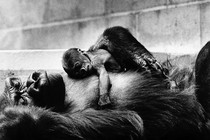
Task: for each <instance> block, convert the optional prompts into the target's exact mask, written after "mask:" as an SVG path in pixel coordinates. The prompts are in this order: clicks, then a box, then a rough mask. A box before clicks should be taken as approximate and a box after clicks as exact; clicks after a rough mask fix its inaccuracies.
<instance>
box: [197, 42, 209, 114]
mask: <svg viewBox="0 0 210 140" xmlns="http://www.w3.org/2000/svg"><path fill="white" fill-rule="evenodd" d="M195 76H196V85H197V87H198V90H197V91H196V94H197V98H198V100H199V101H200V103H201V104H202V105H203V107H204V109H206V111H207V112H208V113H210V42H208V43H207V44H206V45H205V46H204V47H203V48H202V49H201V50H200V52H199V53H198V56H197V59H196V63H195Z"/></svg>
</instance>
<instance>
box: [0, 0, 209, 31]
mask: <svg viewBox="0 0 210 140" xmlns="http://www.w3.org/2000/svg"><path fill="white" fill-rule="evenodd" d="M209 2H210V0H203V1H195V2H187V3H180V4H172V5H163V6H157V7H152V8H146V9H141V10H131V11H125V12H117V13H112V14H109V15H103V16H94V17H85V18H81V19H70V20H66V21H57V22H52V23H46V24H37V25H28V26H23V27H14V28H7V29H0V32H13V31H21V30H29V29H36V28H43V27H53V26H61V25H68V24H73V23H79V22H87V21H92V20H98V19H103V18H112V17H119V16H126V15H130V14H141V13H146V12H152V11H158V10H164V9H172V8H178V7H184V6H192V5H200V4H204V3H209Z"/></svg>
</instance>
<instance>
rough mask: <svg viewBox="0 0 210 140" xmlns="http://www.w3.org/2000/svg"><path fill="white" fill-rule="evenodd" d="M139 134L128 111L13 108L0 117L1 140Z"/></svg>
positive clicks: (109, 139) (125, 138)
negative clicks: (53, 110) (65, 110)
mask: <svg viewBox="0 0 210 140" xmlns="http://www.w3.org/2000/svg"><path fill="white" fill-rule="evenodd" d="M116 118H117V119H116ZM142 133H143V125H142V120H141V118H140V117H139V116H138V115H137V114H136V113H135V112H132V111H105V110H104V111H96V110H92V109H87V110H85V111H79V112H75V113H73V114H70V113H66V114H58V113H55V112H51V111H49V110H44V109H42V108H37V107H26V106H23V107H20V106H17V107H8V108H6V109H5V110H4V111H3V112H1V115H0V139H1V140H15V139H22V140H28V139H31V140H46V139H50V140H60V139H62V140H69V139H71V140H98V139H100V140H116V139H122V140H138V139H140V137H141V135H142Z"/></svg>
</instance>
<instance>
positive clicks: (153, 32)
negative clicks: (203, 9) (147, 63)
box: [138, 5, 201, 54]
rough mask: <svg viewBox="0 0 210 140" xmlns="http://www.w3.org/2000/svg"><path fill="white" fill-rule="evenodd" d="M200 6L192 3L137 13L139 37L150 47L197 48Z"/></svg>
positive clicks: (184, 50)
mask: <svg viewBox="0 0 210 140" xmlns="http://www.w3.org/2000/svg"><path fill="white" fill-rule="evenodd" d="M199 10H200V7H199V5H192V6H186V7H179V8H173V9H165V10H157V11H154V12H153V11H152V12H147V13H143V14H139V21H138V25H139V27H138V33H139V36H138V38H139V40H140V42H142V43H143V44H145V46H147V47H148V48H150V49H151V50H152V51H158V52H167V53H170V52H173V53H182V54H183V53H196V52H198V51H199V50H200V48H201V46H200V11H199Z"/></svg>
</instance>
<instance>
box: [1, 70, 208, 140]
mask: <svg viewBox="0 0 210 140" xmlns="http://www.w3.org/2000/svg"><path fill="white" fill-rule="evenodd" d="M121 75H122V76H121ZM121 75H113V76H118V77H116V78H119V76H121V78H123V77H126V75H128V76H129V73H128V72H127V73H125V74H121ZM134 75H135V73H134ZM138 75H139V76H138V77H137V78H135V79H133V80H132V81H133V82H132V83H130V84H129V85H127V88H128V89H127V90H126V91H125V92H122V94H121V93H120V92H113V93H112V94H111V95H110V96H111V97H112V100H113V102H114V104H113V106H112V107H111V108H110V109H111V110H92V109H85V110H84V111H77V112H74V113H71V111H70V112H66V113H60V114H59V113H54V112H52V111H50V110H45V109H43V108H37V107H29V106H23V107H20V106H17V107H7V108H6V109H4V111H2V112H1V119H0V124H1V125H0V132H1V133H0V135H1V136H2V138H1V140H10V139H11V140H13V139H17V138H18V139H23V140H24V139H28V138H29V137H30V136H32V139H33V138H34V139H54V140H58V139H104V140H108V139H111V140H112V139H113V140H114V139H125V140H128V139H141V138H143V137H144V138H146V139H199V140H200V139H204V138H205V137H207V134H206V131H207V128H206V117H205V112H204V110H203V108H202V106H201V105H200V104H199V103H198V102H197V100H196V98H195V96H194V93H193V92H194V89H191V90H186V91H183V92H182V93H179V92H178V93H176V92H171V91H169V90H167V89H165V85H164V81H160V80H159V79H158V78H152V77H150V76H144V75H141V74H138ZM136 76H137V75H135V76H134V77H136ZM140 79H141V80H140ZM137 81H139V82H137ZM131 85H133V86H132V89H131V87H130V86H131ZM122 88H123V89H124V88H125V87H122ZM72 102H73V101H72ZM128 109H129V110H130V111H135V112H130V111H126V110H128ZM120 110H124V111H120ZM137 114H138V115H137ZM128 116H129V117H128ZM143 126H144V127H143Z"/></svg>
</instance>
